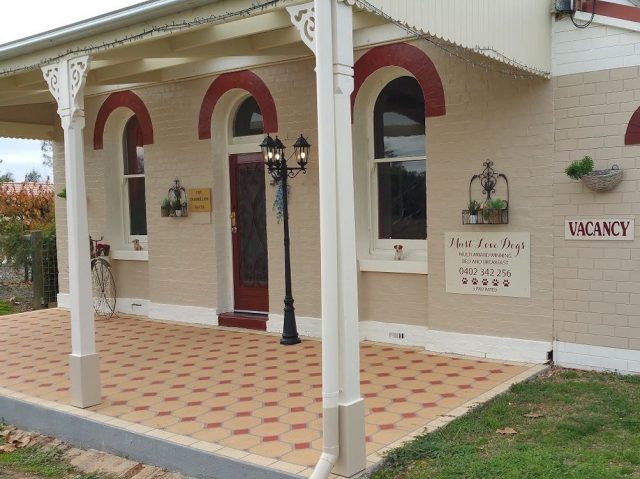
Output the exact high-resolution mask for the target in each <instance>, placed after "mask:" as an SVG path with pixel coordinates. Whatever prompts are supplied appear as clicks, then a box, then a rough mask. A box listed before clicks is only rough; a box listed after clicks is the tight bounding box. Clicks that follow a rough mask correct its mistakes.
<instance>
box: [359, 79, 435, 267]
mask: <svg viewBox="0 0 640 479" xmlns="http://www.w3.org/2000/svg"><path fill="white" fill-rule="evenodd" d="M405 76H408V77H411V78H413V79H414V80H415V77H413V76H412V75H410V74H407V72H402V73H401V72H399V73H398V75H395V76H394V77H391V78H384V81H380V82H379V84H378V85H377V86H378V88H376V89H375V91H374V92H373V95H372V98H371V101H370V104H369V105H370V106H369V108H368V112H367V130H368V138H367V140H368V141H367V149H368V154H367V157H368V167H369V177H368V199H369V233H370V234H369V254H370V255H371V256H372V257H373V258H381V257H384V258H388V259H392V256H391V255H392V253H393V251H394V245H397V244H402V245H403V250H404V259H405V260H409V261H420V262H426V260H427V248H428V242H429V236H428V231H429V229H428V223H427V238H426V239H424V240H415V239H383V238H380V223H379V212H380V210H379V197H378V191H379V188H378V187H379V184H378V165H379V164H381V163H397V162H407V161H424V162H425V170H426V175H425V182H427V179H428V175H429V173H428V171H429V163H428V161H427V156H428V155H427V132H426V121H425V154H424V156H400V157H392V158H376V157H375V144H376V137H375V125H374V123H375V105H376V102H377V100H378V98H379V96H380V95H381V94H382V91H383V90H384V89H385V88H386V87H387V86H388V85H389V84H390V83H391V82H392V81H394V80H396V79H398V78H401V77H405ZM416 81H417V80H416ZM426 187H427V185H426V184H425V188H426ZM427 195H428V190H427ZM425 201H427V198H425ZM427 207H428V203H427ZM428 218H429V216H428V214H427V222H428Z"/></svg>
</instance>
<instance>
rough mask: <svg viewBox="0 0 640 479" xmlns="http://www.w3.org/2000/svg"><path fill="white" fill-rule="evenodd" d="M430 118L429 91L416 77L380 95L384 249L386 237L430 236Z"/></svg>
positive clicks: (378, 195) (378, 183)
mask: <svg viewBox="0 0 640 479" xmlns="http://www.w3.org/2000/svg"><path fill="white" fill-rule="evenodd" d="M424 118H425V112H424V96H423V94H422V90H421V89H420V85H419V84H418V82H417V81H416V79H415V78H413V77H409V76H402V77H399V78H396V79H395V80H392V81H391V82H389V83H388V84H387V85H386V86H385V87H384V88H383V89H382V91H381V92H380V94H379V95H378V98H377V100H376V103H375V107H374V113H373V137H374V148H373V150H374V158H373V163H374V165H373V166H374V170H375V174H374V176H373V178H372V180H373V183H374V184H372V188H371V192H372V194H373V196H374V198H373V208H374V221H373V223H374V225H375V224H376V223H377V232H376V238H377V243H379V244H378V247H380V248H386V247H389V245H386V244H380V243H384V241H385V240H394V241H396V240H423V241H424V240H426V239H427V191H426V190H427V182H426V179H427V165H426V156H425V155H426V150H425V149H426V145H425V121H424ZM376 218H377V221H375V219H376ZM374 228H375V226H374Z"/></svg>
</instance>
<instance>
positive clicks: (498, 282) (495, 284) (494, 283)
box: [492, 279, 500, 286]
mask: <svg viewBox="0 0 640 479" xmlns="http://www.w3.org/2000/svg"><path fill="white" fill-rule="evenodd" d="M492 283H493V285H494V286H498V284H500V281H498V280H497V279H494V280H493V281H492Z"/></svg>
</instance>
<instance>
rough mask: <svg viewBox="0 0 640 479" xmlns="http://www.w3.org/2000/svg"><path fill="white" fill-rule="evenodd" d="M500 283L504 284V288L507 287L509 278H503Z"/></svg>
mask: <svg viewBox="0 0 640 479" xmlns="http://www.w3.org/2000/svg"><path fill="white" fill-rule="evenodd" d="M502 284H504V287H505V288H508V287H509V280H508V279H505V280H504V281H503V282H502Z"/></svg>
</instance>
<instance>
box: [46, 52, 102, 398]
mask: <svg viewBox="0 0 640 479" xmlns="http://www.w3.org/2000/svg"><path fill="white" fill-rule="evenodd" d="M88 70H89V57H88V56H82V57H76V58H67V59H63V60H61V61H59V62H57V63H54V64H51V65H46V66H44V67H42V73H43V75H44V78H45V80H46V81H47V84H48V85H49V90H50V91H51V94H52V95H53V96H54V98H55V99H56V102H57V103H58V114H59V115H60V119H61V122H62V129H63V130H64V158H65V177H66V191H67V195H66V196H67V198H66V202H67V231H68V240H67V243H68V248H69V296H70V308H71V354H70V355H69V367H70V382H71V404H72V405H74V406H77V407H82V408H86V407H89V406H93V405H96V404H99V403H100V400H101V393H100V359H99V357H98V354H97V353H96V342H95V321H94V315H93V306H92V298H91V267H90V253H89V225H88V220H87V194H86V187H85V175H84V146H83V145H84V140H83V134H82V132H83V129H84V123H85V122H84V85H85V81H86V77H87V71H88Z"/></svg>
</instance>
